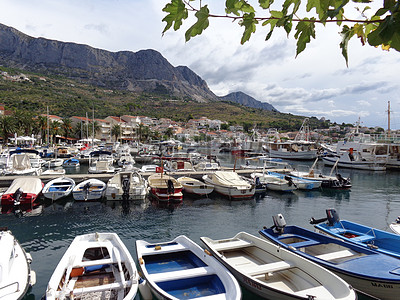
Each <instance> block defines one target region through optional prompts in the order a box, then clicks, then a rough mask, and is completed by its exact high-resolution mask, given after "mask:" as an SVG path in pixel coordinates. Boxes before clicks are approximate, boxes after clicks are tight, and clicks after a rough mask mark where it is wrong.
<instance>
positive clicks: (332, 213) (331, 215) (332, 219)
mask: <svg viewBox="0 0 400 300" xmlns="http://www.w3.org/2000/svg"><path fill="white" fill-rule="evenodd" d="M326 216H327V218H328V224H329V226H333V224H335V223H337V222H339V220H340V218H339V214H338V213H337V212H336V209H334V208H328V209H327V210H326Z"/></svg>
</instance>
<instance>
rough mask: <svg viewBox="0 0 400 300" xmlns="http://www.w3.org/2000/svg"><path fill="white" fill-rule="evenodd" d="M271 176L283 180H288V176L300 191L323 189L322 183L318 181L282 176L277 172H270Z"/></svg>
mask: <svg viewBox="0 0 400 300" xmlns="http://www.w3.org/2000/svg"><path fill="white" fill-rule="evenodd" d="M268 174H269V175H272V176H276V177H278V178H281V179H286V177H287V176H289V177H290V178H291V181H292V182H293V183H294V185H295V186H296V187H297V189H299V190H315V189H319V188H320V187H321V184H322V182H321V181H318V180H312V179H306V178H301V177H297V176H292V175H286V174H280V173H276V172H268Z"/></svg>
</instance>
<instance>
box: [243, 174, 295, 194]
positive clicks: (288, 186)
mask: <svg viewBox="0 0 400 300" xmlns="http://www.w3.org/2000/svg"><path fill="white" fill-rule="evenodd" d="M250 176H251V178H254V180H257V178H258V180H259V182H260V183H261V184H265V185H266V186H267V189H268V190H271V191H278V192H293V191H294V190H296V189H297V186H296V184H295V183H294V182H293V180H292V178H291V177H289V176H283V178H279V177H276V176H273V175H270V174H268V173H251V174H250Z"/></svg>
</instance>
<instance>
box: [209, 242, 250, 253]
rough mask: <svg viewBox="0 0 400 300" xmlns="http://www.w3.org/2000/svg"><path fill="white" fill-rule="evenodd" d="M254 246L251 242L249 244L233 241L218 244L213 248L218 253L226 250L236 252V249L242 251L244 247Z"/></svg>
mask: <svg viewBox="0 0 400 300" xmlns="http://www.w3.org/2000/svg"><path fill="white" fill-rule="evenodd" d="M252 245H253V244H252V243H251V242H247V241H244V240H240V239H238V240H232V241H227V242H220V243H218V244H214V245H213V246H212V247H213V248H214V249H215V250H216V251H226V250H234V249H240V248H243V247H249V246H252Z"/></svg>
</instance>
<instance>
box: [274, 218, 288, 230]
mask: <svg viewBox="0 0 400 300" xmlns="http://www.w3.org/2000/svg"><path fill="white" fill-rule="evenodd" d="M272 220H273V221H274V226H275V228H276V229H277V230H278V231H282V230H283V228H285V226H286V221H285V218H284V217H283V215H282V214H277V215H276V216H272Z"/></svg>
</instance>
